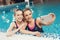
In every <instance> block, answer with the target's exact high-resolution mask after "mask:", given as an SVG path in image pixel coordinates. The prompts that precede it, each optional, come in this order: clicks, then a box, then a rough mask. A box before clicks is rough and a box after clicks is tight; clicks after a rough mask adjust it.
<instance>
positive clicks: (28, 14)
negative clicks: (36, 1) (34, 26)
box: [24, 10, 32, 21]
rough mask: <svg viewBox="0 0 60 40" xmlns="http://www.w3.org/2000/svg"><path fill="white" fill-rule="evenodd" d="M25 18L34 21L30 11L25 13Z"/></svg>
mask: <svg viewBox="0 0 60 40" xmlns="http://www.w3.org/2000/svg"><path fill="white" fill-rule="evenodd" d="M24 18H25V19H26V21H31V20H32V12H31V11H30V10H27V11H25V12H24Z"/></svg>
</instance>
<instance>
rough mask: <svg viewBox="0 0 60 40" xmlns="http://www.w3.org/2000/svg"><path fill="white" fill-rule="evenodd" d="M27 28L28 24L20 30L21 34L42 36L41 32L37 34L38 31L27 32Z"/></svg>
mask: <svg viewBox="0 0 60 40" xmlns="http://www.w3.org/2000/svg"><path fill="white" fill-rule="evenodd" d="M25 28H26V24H25V25H24V27H22V28H21V29H20V32H21V33H24V34H31V35H36V36H40V32H37V31H36V32H32V31H28V30H25Z"/></svg>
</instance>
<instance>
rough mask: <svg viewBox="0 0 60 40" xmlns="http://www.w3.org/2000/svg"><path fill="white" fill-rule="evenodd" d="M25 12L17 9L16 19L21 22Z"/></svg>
mask: <svg viewBox="0 0 60 40" xmlns="http://www.w3.org/2000/svg"><path fill="white" fill-rule="evenodd" d="M22 14H23V12H22V11H20V10H19V11H16V12H15V20H16V21H19V22H21V21H22V19H23V15H22Z"/></svg>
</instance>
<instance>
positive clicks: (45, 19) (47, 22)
mask: <svg viewBox="0 0 60 40" xmlns="http://www.w3.org/2000/svg"><path fill="white" fill-rule="evenodd" d="M55 18H56V16H55V14H53V13H50V14H48V15H47V16H44V17H41V18H37V24H39V23H40V24H42V25H50V24H51V23H52V22H53V21H54V20H55Z"/></svg>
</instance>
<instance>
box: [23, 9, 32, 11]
mask: <svg viewBox="0 0 60 40" xmlns="http://www.w3.org/2000/svg"><path fill="white" fill-rule="evenodd" d="M28 10H29V11H31V9H30V8H25V9H24V11H23V12H25V11H28ZM31 12H32V11H31Z"/></svg>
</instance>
